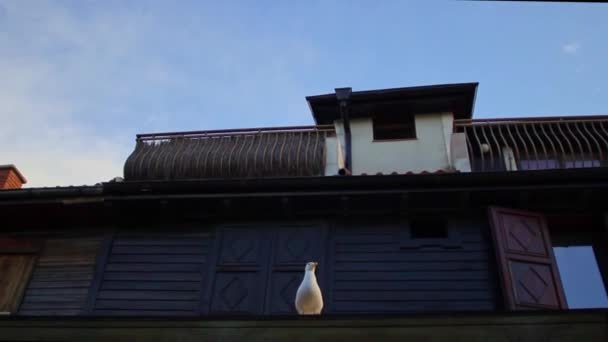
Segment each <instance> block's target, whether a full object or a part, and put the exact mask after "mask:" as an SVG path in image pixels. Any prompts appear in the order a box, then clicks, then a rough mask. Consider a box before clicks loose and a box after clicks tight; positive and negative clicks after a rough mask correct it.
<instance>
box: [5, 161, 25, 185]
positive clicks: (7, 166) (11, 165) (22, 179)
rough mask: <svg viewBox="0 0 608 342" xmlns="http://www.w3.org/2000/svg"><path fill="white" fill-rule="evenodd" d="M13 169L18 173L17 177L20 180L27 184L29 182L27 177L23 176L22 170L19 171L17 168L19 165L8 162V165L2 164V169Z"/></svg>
mask: <svg viewBox="0 0 608 342" xmlns="http://www.w3.org/2000/svg"><path fill="white" fill-rule="evenodd" d="M6 169H8V170H12V171H13V172H15V174H16V175H17V177H19V180H20V181H21V183H23V184H25V183H27V179H25V177H23V175H22V174H21V172H19V170H18V169H17V167H16V166H15V165H13V164H6V165H0V170H6Z"/></svg>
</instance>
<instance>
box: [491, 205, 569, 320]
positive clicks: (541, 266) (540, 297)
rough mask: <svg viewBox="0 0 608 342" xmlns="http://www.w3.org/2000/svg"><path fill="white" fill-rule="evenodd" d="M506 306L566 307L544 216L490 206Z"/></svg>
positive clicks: (523, 307)
mask: <svg viewBox="0 0 608 342" xmlns="http://www.w3.org/2000/svg"><path fill="white" fill-rule="evenodd" d="M490 217H491V223H492V236H493V237H494V243H495V250H496V256H497V258H498V267H499V270H500V271H499V273H500V278H501V285H502V289H503V294H504V297H505V301H506V305H507V308H508V309H511V310H526V309H565V308H566V307H567V305H566V300H565V297H564V291H563V289H562V283H561V281H560V278H559V272H558V270H557V264H556V263H555V257H554V256H553V248H552V246H551V240H550V238H549V231H548V229H547V223H546V220H545V217H544V216H543V215H542V214H538V213H532V212H527V211H521V210H513V209H505V208H490Z"/></svg>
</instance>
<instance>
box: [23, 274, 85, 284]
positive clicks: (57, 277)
mask: <svg viewBox="0 0 608 342" xmlns="http://www.w3.org/2000/svg"><path fill="white" fill-rule="evenodd" d="M91 279H93V274H91V273H81V272H61V273H46V274H40V275H39V274H37V273H34V275H33V276H32V281H34V282H37V281H84V280H88V281H91Z"/></svg>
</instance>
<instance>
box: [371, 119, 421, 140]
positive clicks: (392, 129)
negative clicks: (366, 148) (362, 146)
mask: <svg viewBox="0 0 608 342" xmlns="http://www.w3.org/2000/svg"><path fill="white" fill-rule="evenodd" d="M373 126H374V140H398V139H415V138H416V123H415V120H414V115H398V116H394V115H393V116H378V117H375V118H374V119H373Z"/></svg>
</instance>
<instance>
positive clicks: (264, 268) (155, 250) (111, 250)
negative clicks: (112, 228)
mask: <svg viewBox="0 0 608 342" xmlns="http://www.w3.org/2000/svg"><path fill="white" fill-rule="evenodd" d="M385 222H386V223H378V222H377V221H369V222H365V221H362V220H358V221H356V222H344V223H338V224H328V223H324V222H288V223H277V222H274V223H273V222H270V223H268V222H265V223H264V222H251V223H245V224H238V225H219V226H207V227H203V228H200V229H197V230H196V231H195V232H194V231H187V232H181V233H180V232H179V231H176V230H175V228H172V229H170V230H169V229H168V228H167V229H165V230H155V231H154V232H146V233H143V232H142V233H137V234H133V233H129V234H128V235H127V233H121V234H118V235H116V236H114V238H113V239H112V241H107V244H106V245H107V247H105V248H102V249H101V250H102V252H101V253H100V252H99V251H100V248H99V246H100V243H101V241H102V239H101V238H87V239H76V238H75V239H55V240H48V241H47V242H46V245H45V248H44V251H43V252H42V254H41V256H40V258H39V259H38V262H37V264H36V267H35V270H34V272H33V276H32V279H31V281H30V283H29V285H28V288H27V291H26V293H25V296H24V300H23V303H22V305H21V308H20V314H22V315H80V314H83V315H84V314H93V315H99V316H171V315H173V316H197V315H295V314H296V313H295V310H294V306H293V301H294V298H295V292H296V290H297V287H298V286H299V284H300V282H301V280H302V277H303V269H304V265H305V263H306V262H308V261H318V262H319V268H318V271H317V277H318V280H319V282H320V286H321V289H322V291H323V295H324V300H325V309H324V313H335V314H348V313H354V314H356V313H379V314H380V313H403V312H427V311H460V310H492V309H495V308H496V303H497V302H498V300H497V296H498V291H497V283H496V281H495V279H494V278H495V276H496V275H495V272H493V271H492V270H493V269H494V268H493V266H492V265H493V261H492V260H493V259H492V254H491V253H492V251H491V250H490V244H489V240H488V239H489V237H488V236H487V234H488V226H487V224H486V223H485V222H481V221H473V220H462V219H452V220H449V221H448V222H449V224H448V226H447V230H448V238H446V239H439V240H437V241H435V240H433V241H430V242H431V243H429V241H426V240H422V242H421V241H420V240H416V239H412V237H411V234H410V233H409V225H408V223H407V221H403V220H398V219H393V220H390V221H385ZM169 231H171V232H169ZM104 250H105V251H104ZM98 255H99V257H98ZM97 257H98V260H100V261H101V263H100V265H98V266H97V274H94V273H95V269H96V268H95V260H96V258H97ZM88 310H90V311H88Z"/></svg>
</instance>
